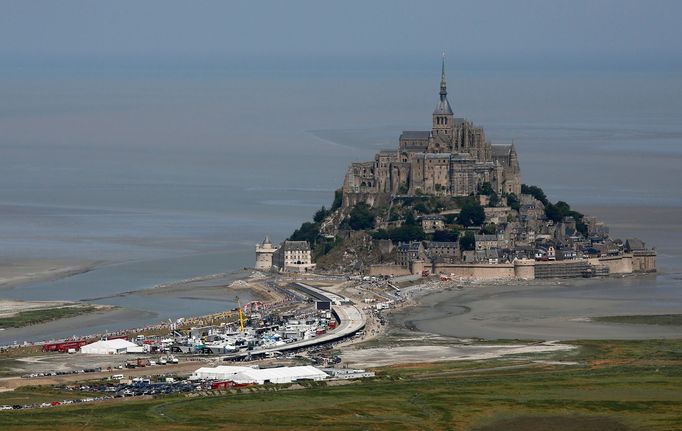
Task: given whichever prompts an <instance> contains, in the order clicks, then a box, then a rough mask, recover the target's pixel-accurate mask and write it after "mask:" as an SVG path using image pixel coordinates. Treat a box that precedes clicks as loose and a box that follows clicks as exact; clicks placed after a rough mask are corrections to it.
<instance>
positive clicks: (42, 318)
mask: <svg viewBox="0 0 682 431" xmlns="http://www.w3.org/2000/svg"><path fill="white" fill-rule="evenodd" d="M96 309H97V308H96V307H93V306H91V305H84V306H76V307H57V308H46V309H42V310H28V311H21V312H19V313H17V314H15V315H13V316H9V317H0V328H21V327H23V326H29V325H37V324H39V323H45V322H50V321H52V320H57V319H64V318H67V317H74V316H79V315H81V314H86V313H92V312H93V311H95V310H96Z"/></svg>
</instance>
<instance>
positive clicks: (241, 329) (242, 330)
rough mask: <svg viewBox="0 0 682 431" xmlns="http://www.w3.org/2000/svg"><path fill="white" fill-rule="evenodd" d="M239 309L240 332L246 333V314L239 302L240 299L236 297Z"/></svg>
mask: <svg viewBox="0 0 682 431" xmlns="http://www.w3.org/2000/svg"><path fill="white" fill-rule="evenodd" d="M235 300H236V301H237V307H238V310H239V331H240V332H244V312H243V311H242V304H241V303H240V302H239V297H238V296H237V297H235Z"/></svg>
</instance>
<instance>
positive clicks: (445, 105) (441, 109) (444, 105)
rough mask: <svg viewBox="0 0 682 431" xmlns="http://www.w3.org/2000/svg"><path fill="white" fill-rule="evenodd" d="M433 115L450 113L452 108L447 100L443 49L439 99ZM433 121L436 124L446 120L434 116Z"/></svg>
mask: <svg viewBox="0 0 682 431" xmlns="http://www.w3.org/2000/svg"><path fill="white" fill-rule="evenodd" d="M433 115H434V116H436V115H452V108H450V102H448V89H447V82H446V80H445V51H443V59H442V61H441V65H440V100H439V101H438V104H437V105H436V109H435V110H434V111H433ZM434 121H436V122H437V124H441V122H443V121H447V120H443V119H440V120H439V119H435V118H434ZM445 124H447V123H445Z"/></svg>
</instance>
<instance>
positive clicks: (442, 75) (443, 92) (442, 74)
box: [440, 51, 448, 100]
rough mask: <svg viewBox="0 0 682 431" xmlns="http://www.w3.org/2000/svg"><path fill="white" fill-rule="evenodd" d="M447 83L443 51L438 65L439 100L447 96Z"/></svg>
mask: <svg viewBox="0 0 682 431" xmlns="http://www.w3.org/2000/svg"><path fill="white" fill-rule="evenodd" d="M446 87H447V83H446V82H445V51H443V60H442V62H441V65H440V99H441V100H443V99H444V98H445V96H447V95H448V90H447V88H446Z"/></svg>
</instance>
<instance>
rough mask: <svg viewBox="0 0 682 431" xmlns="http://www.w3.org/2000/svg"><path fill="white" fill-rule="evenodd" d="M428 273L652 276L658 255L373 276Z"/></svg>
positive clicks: (379, 268)
mask: <svg viewBox="0 0 682 431" xmlns="http://www.w3.org/2000/svg"><path fill="white" fill-rule="evenodd" d="M424 270H428V271H429V272H430V273H431V274H445V275H448V276H450V277H452V278H454V279H461V280H534V279H548V278H582V277H593V276H608V275H610V274H632V273H650V272H655V271H656V252H655V251H653V250H651V251H646V252H644V251H642V252H635V253H632V254H624V255H621V256H609V257H602V258H594V259H586V260H579V259H574V260H559V261H545V262H536V261H534V260H530V259H517V260H514V261H513V262H510V263H499V264H487V263H479V264H466V263H442V262H438V263H428V262H424V261H421V260H415V261H412V262H410V266H401V265H395V264H382V265H372V266H370V268H369V274H370V275H387V276H400V275H409V274H421V273H422V271H424Z"/></svg>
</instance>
